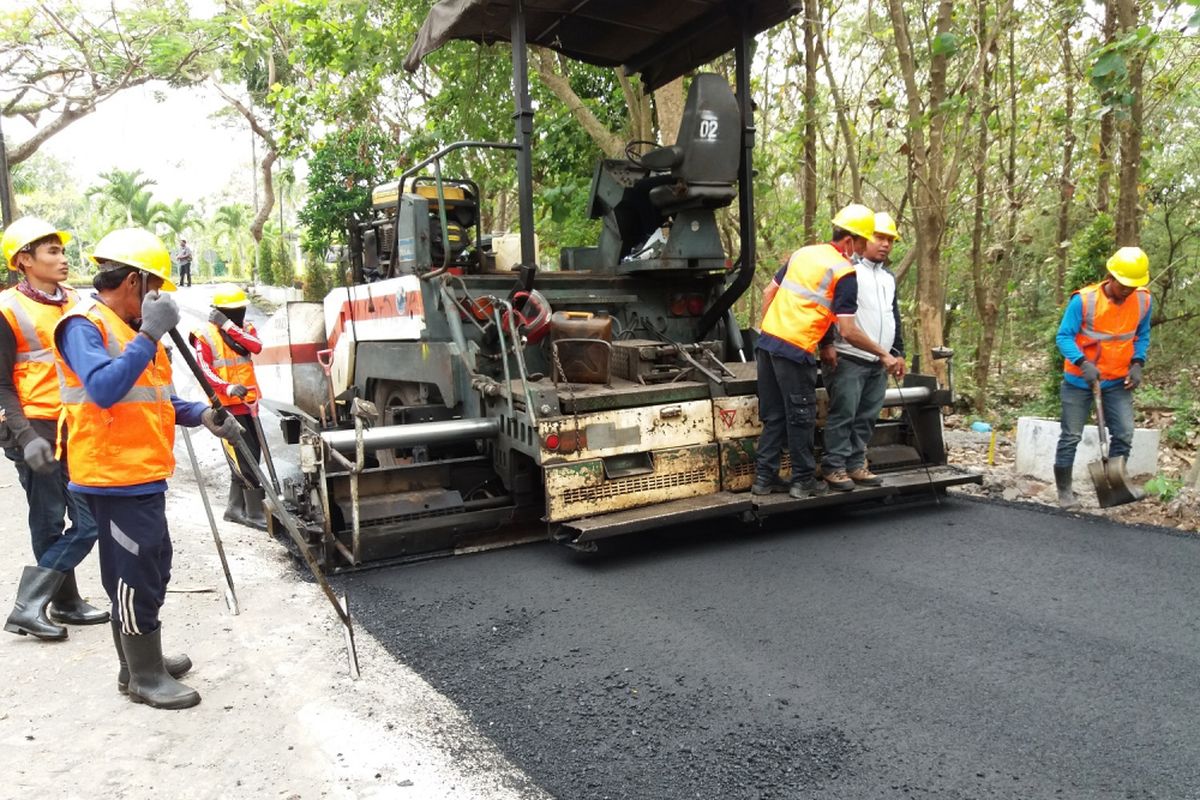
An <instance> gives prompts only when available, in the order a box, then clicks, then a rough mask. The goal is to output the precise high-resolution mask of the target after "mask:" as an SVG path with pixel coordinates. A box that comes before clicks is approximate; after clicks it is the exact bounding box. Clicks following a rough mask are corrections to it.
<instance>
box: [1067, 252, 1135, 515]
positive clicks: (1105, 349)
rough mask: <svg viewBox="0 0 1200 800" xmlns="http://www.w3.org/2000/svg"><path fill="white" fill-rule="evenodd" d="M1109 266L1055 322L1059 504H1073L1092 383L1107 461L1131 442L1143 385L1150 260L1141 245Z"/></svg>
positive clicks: (1118, 456) (1117, 456)
mask: <svg viewBox="0 0 1200 800" xmlns="http://www.w3.org/2000/svg"><path fill="white" fill-rule="evenodd" d="M1107 266H1108V275H1107V276H1106V277H1105V279H1104V280H1103V281H1101V282H1100V283H1095V284H1092V285H1091V286H1085V287H1083V288H1082V289H1080V290H1079V291H1077V292H1075V293H1074V294H1073V295H1072V296H1071V299H1070V301H1069V302H1068V303H1067V308H1066V311H1065V312H1063V318H1062V322H1061V324H1060V325H1059V327H1058V336H1057V342H1058V350H1059V352H1060V353H1062V356H1063V359H1064V361H1063V383H1062V389H1061V392H1060V396H1061V398H1062V433H1061V435H1060V436H1059V439H1058V451H1057V453H1056V454H1055V458H1054V483H1055V485H1056V486H1057V488H1058V504H1059V505H1060V506H1062V507H1063V508H1075V507H1077V506H1078V505H1079V501H1078V499H1077V498H1076V497H1075V493H1074V491H1072V487H1071V470H1072V468H1073V467H1074V464H1075V449H1076V447H1077V446H1078V445H1079V438H1080V436H1082V434H1083V426H1084V424H1085V423H1086V422H1087V419H1088V416H1089V415H1090V414H1091V412H1092V393H1093V390H1094V388H1095V387H1096V386H1097V385H1098V386H1099V389H1100V396H1101V403H1102V404H1103V406H1104V420H1105V423H1106V426H1107V428H1108V431H1109V434H1110V435H1111V437H1112V447H1111V448H1110V450H1109V456H1108V457H1109V459H1110V460H1112V459H1124V458H1125V457H1126V456H1128V455H1129V451H1130V449H1131V447H1132V445H1133V390H1134V389H1136V388H1137V387H1138V385H1139V384H1141V382H1142V366H1143V365H1144V364H1145V363H1146V351H1147V350H1148V349H1149V347H1150V306H1151V303H1150V291H1149V290H1148V289H1146V288H1145V286H1146V284H1147V283H1149V281H1150V259H1149V258H1147V256H1146V254H1145V253H1144V252H1142V249H1141V248H1140V247H1122V248H1121V249H1120V250H1118V251H1117V252H1116V253H1114V254H1113V255H1112V257H1111V258H1109V259H1108V264H1107ZM1119 463H1120V462H1119Z"/></svg>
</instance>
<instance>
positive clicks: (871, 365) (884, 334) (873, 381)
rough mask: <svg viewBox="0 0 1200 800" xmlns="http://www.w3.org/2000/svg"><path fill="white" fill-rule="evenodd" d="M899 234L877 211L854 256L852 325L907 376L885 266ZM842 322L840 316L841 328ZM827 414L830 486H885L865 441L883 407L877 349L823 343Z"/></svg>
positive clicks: (842, 341) (891, 279)
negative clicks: (872, 230) (855, 297)
mask: <svg viewBox="0 0 1200 800" xmlns="http://www.w3.org/2000/svg"><path fill="white" fill-rule="evenodd" d="M899 238H900V232H899V230H897V228H896V220H894V219H892V215H891V214H889V213H887V212H886V211H881V212H879V213H878V214H876V215H875V235H874V236H872V237H871V239H870V240H869V241H868V242H867V247H866V250H864V251H863V254H862V256H856V257H855V258H854V276H855V279H856V280H857V282H858V309H857V311H855V312H854V324H855V325H857V326H858V329H859V330H860V331H861V332H863V333H864V334H866V335H867V336H869V337H870V338H871V341H872V342H874V343H875V344H876V345H877V346H878V348H879V349H880V350H883V351H884V352H886V353H890V354H891V355H893V356H895V357H896V358H897V363H896V366H895V368H894V369H893V370H892V373H891V374H892V375H894V376H895V377H896V378H897V380H898V379H900V378H903V377H904V339H903V338H902V336H901V333H900V301H899V298H898V297H897V295H896V276H895V275H893V274H892V271H891V270H889V269H888V268H887V260H888V256H889V255H890V254H891V252H892V245H893V244H894V243H895V241H896V240H897V239H899ZM843 325H844V323H843V321H842V318H841V317H839V318H838V326H839V328H840V327H841V326H843ZM821 361H822V362H823V363H824V364H825V376H824V377H825V388H826V389H827V390H828V391H829V413H828V415H827V416H826V417H825V428H824V437H825V439H824V441H825V451H824V456H823V458H822V463H821V472H822V475H823V476H824V478H825V482H826V483H828V484H829V488H831V489H836V490H837V491H842V492H848V491H850V490H852V489H853V488H854V487H855V486H882V485H883V479H882V478H880V477H879V476H878V475H876V474H875V473H873V472H871V469H870V466H869V465H868V464H867V445H868V444H869V443H870V441H871V434H872V433H873V432H874V430H875V422H876V420H878V419H879V412H880V411H881V410H882V409H883V396H884V393H885V392H886V391H887V382H888V370H887V369H886V368H885V367H884V364H883V361H882V359H881V358H880V357H879V355H877V354H876V353H874V352H872V351H868V350H865V349H863V348H861V347H855V346H854V345H853V344H851V343H850V342H848V341H846V338H845V337H844V336H841V335H838V336H837V337H836V339H835V341H834V342H833V343H832V344H827V345H825V346H823V347H822V348H821Z"/></svg>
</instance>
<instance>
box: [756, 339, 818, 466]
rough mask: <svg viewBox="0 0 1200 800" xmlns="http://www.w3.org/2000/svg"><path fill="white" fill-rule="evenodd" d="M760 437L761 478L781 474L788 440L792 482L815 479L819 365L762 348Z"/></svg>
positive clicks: (759, 361)
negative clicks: (781, 465) (794, 359)
mask: <svg viewBox="0 0 1200 800" xmlns="http://www.w3.org/2000/svg"><path fill="white" fill-rule="evenodd" d="M755 360H756V363H757V366H758V417H759V419H761V420H762V426H763V428H762V434H760V435H759V437H758V448H757V451H756V457H755V465H754V471H755V474H756V475H757V476H758V478H760V479H762V480H766V481H770V480H773V479H774V478H775V477H777V476H778V475H779V453H780V452H781V451H782V450H783V446H784V444H785V443H786V444H787V447H788V452H789V453H790V454H791V457H792V482H793V483H795V482H797V481H804V480H808V479H810V478H812V476H813V471H814V470H815V469H816V467H817V465H816V459H815V458H814V456H813V434H814V432H815V430H816V425H817V365H816V364H800V363H798V362H795V361H792V360H791V359H789V358H784V357H783V356H777V355H772V354H771V353H767V352H764V351H762V350H758V351H756V352H755Z"/></svg>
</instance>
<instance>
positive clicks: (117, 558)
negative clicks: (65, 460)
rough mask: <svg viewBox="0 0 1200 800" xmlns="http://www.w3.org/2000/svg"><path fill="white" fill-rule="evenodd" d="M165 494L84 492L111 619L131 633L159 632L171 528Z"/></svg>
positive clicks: (164, 594)
mask: <svg viewBox="0 0 1200 800" xmlns="http://www.w3.org/2000/svg"><path fill="white" fill-rule="evenodd" d="M166 497H167V496H166V493H165V492H155V493H153V494H137V495H129V496H124V495H115V494H89V495H87V499H88V504H89V505H90V506H91V508H92V514H93V515H94V516H95V517H96V524H97V526H98V527H99V529H100V582H101V583H103V584H104V591H106V592H108V599H109V600H111V601H112V618H113V619H115V620H117V621H118V622H120V623H121V632H122V633H124V634H127V635H130V636H135V635H138V634H147V633H154V631H156V630H158V610H159V609H160V608H162V604H163V601H164V600H166V597H167V583H168V582H170V580H171V532H170V531H169V530H167V502H166Z"/></svg>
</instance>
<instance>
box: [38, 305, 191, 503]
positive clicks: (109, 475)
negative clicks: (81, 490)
mask: <svg viewBox="0 0 1200 800" xmlns="http://www.w3.org/2000/svg"><path fill="white" fill-rule="evenodd" d="M72 317H83V318H84V319H86V320H88V321H89V322H90V323H92V324H93V325H95V326H96V328H97V329H98V330H99V331H100V338H101V339H102V340H103V341H104V349H105V352H106V353H107V354H108V355H109V357H110V358H117V357H119V356H120V355H121V354H122V353H123V352H124V351H125V349H126V348H127V347H128V346H129V344H130V343H131V342H132V341H133V340H134V339H135V338H136V337H137V335H138V334H137V332H136V331H134V330H133V329H132V328H130V327H129V325H128V324H126V322H125V321H124V320H123V319H121V318H120V317H119V316H117V314H116V312H114V311H113V310H112V309H110V308H109V307H108V306H106V305H104V304H103V303H100V302H98V301H96V300H95V299H92V298H89V299H87V300H83V301H82V302H80V303H79V304H78V305H76V306H75V307H74V308H72V309H71V311H70V312H69V313H68V314H67V315H66V316H65V317H63V320H62V321H61V322H59V325H63V324H65V322H66V320H68V319H70V318H72ZM56 356H57V361H56V363H57V366H58V375H59V382H60V385H61V390H60V391H61V395H62V404H63V419H64V421H65V424H66V426H67V437H68V439H69V441H70V443H71V445H70V447H69V448H67V468H68V470H69V471H70V474H71V480H72V481H74V482H75V483H77V484H79V485H80V486H92V487H116V486H138V485H141V484H146V483H154V482H156V481H160V480H165V479H166V478H169V477H170V476H171V474H172V473H173V472H174V471H175V455H174V452H173V450H174V447H175V408H174V406H173V405H172V403H171V395H172V389H171V364H170V362H169V361H168V360H167V354H166V351H165V350H164V349H163V347H162V345H158V347H157V349H156V351H155V354H154V359H153V360H152V361H151V362H150V363H149V364H147V365H146V369H145V370H143V371H142V373H141V374H140V375H139V376H138V378H137V381H135V382H134V385H133V386H131V387H130V388H129V391H127V392H126V393H125V394H124V395H123V396H122V397H121V399H120V400H118V401H117V402H116V403H113V405H112V406H110V407H109V408H101V407H100V406H98V405H97V404H96V403H95V401H94V400H92V398H91V397H90V396H88V393H87V388H86V387H85V386H84V385H83V382H82V381H80V380H79V376H78V375H76V374H75V372H74V371H73V370H72V369H71V367H70V365H68V364H67V362H66V361H65V360H64V359H63V357H62V353H61V352H60V353H56Z"/></svg>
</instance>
